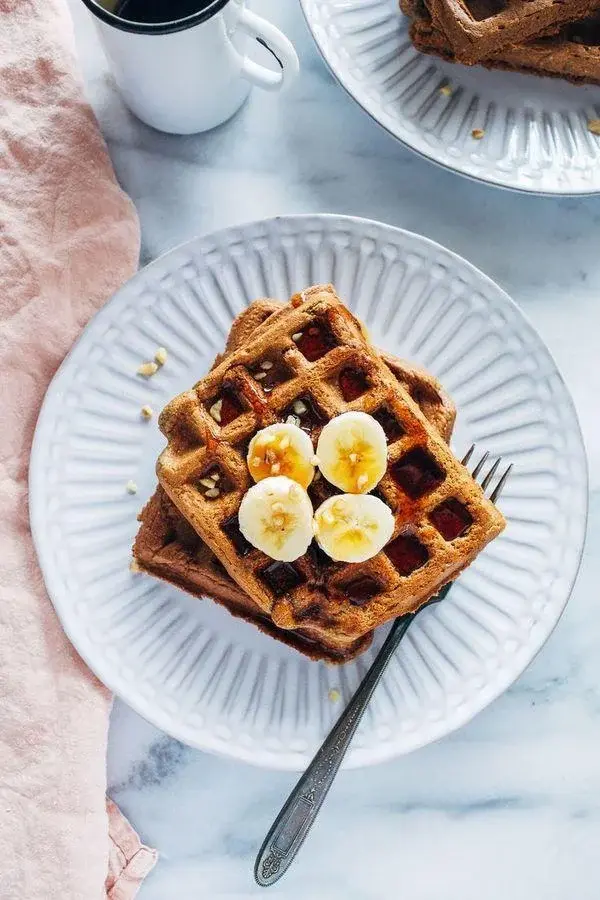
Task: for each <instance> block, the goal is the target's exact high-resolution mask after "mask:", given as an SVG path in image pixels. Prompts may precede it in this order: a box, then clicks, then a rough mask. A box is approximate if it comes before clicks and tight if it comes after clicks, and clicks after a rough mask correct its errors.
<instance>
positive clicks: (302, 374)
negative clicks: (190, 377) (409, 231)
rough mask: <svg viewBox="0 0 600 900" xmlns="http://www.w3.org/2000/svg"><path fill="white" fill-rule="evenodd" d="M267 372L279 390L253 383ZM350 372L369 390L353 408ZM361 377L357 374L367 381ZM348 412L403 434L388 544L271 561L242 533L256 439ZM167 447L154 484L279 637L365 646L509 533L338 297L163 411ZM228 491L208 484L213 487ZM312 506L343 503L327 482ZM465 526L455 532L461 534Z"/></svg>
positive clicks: (266, 332)
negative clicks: (364, 554)
mask: <svg viewBox="0 0 600 900" xmlns="http://www.w3.org/2000/svg"><path fill="white" fill-rule="evenodd" d="M265 360H269V363H270V368H271V367H273V369H274V370H276V371H277V372H278V373H279V375H278V378H277V379H276V381H275V383H270V384H269V389H268V390H267V386H266V382H264V381H262V380H258V379H257V375H259V374H260V372H261V371H262V363H263V362H264V361H265ZM349 373H352V377H353V381H354V383H355V384H354V386H356V382H357V381H359V380H360V382H361V384H362V385H363V387H362V392H361V393H360V394H357V393H356V392H353V396H352V399H348V398H346V399H345V378H346V375H347V374H349ZM357 376H360V378H358V377H357ZM348 410H361V411H363V412H366V413H369V414H372V415H373V416H374V417H376V418H377V417H378V416H380V415H381V414H385V415H386V416H389V417H391V420H392V422H393V423H395V433H394V436H393V438H391V439H390V441H389V461H388V468H387V472H386V474H385V476H384V477H383V479H382V481H381V482H380V484H379V485H378V487H377V493H378V494H379V495H380V496H381V497H382V499H384V501H385V502H386V503H387V504H388V506H389V507H390V509H391V510H392V512H393V513H394V516H395V522H396V527H395V532H394V535H393V538H392V540H391V542H390V543H389V544H388V545H387V546H386V547H385V548H384V550H383V551H382V552H380V553H378V554H377V555H376V556H375V557H374V558H373V559H370V560H368V561H367V562H365V563H360V564H345V563H337V562H334V561H333V560H330V559H328V558H326V557H325V556H324V554H322V553H321V552H320V551H319V552H314V553H313V552H308V553H307V554H305V555H304V556H303V557H302V558H301V559H299V560H296V561H295V562H294V563H287V562H286V563H282V562H277V561H274V560H273V559H270V558H269V557H267V556H265V555H264V554H263V553H261V552H260V551H258V550H255V549H254V548H253V547H252V546H251V545H250V544H248V542H247V541H245V539H244V538H243V536H242V534H241V532H240V530H239V526H238V523H237V513H238V509H239V506H240V503H241V500H242V498H243V496H244V494H245V493H246V491H247V490H248V488H249V487H250V486H251V484H252V481H251V478H250V475H249V473H248V469H247V466H246V461H245V454H246V448H247V445H248V442H249V440H250V439H251V438H252V436H253V435H254V434H255V433H256V432H257V431H258V430H259V429H261V428H263V427H265V426H266V425H269V424H272V423H274V422H277V421H281V420H286V419H288V417H289V416H290V415H295V414H297V416H298V418H299V422H300V426H301V427H304V428H305V429H306V430H308V431H310V432H311V435H312V437H313V440H316V438H317V436H318V434H319V432H320V429H321V428H322V427H323V425H324V424H325V423H326V422H328V421H329V420H330V419H332V418H333V417H334V416H337V415H339V414H341V413H343V412H346V411H348ZM160 426H161V429H162V430H163V433H164V434H165V436H166V437H167V439H168V446H167V448H166V449H165V450H164V451H163V453H162V454H161V456H160V458H159V461H158V466H157V472H158V476H159V480H160V483H161V485H162V487H163V488H164V490H165V491H166V493H167V494H168V496H169V497H170V498H171V500H172V501H173V503H174V504H175V505H176V506H177V508H178V509H179V510H180V512H181V513H182V514H183V516H184V517H185V519H186V520H187V521H188V522H189V523H190V524H191V525H192V526H193V528H194V529H195V531H196V532H197V533H198V534H199V535H200V536H201V537H202V538H203V540H204V541H205V542H206V544H208V545H209V546H210V547H211V549H212V551H213V552H214V553H215V555H216V556H217V557H218V559H219V560H220V561H221V562H222V563H223V565H224V566H225V568H226V569H227V571H228V573H229V574H230V575H231V577H232V578H233V579H234V580H235V581H236V583H237V584H238V585H239V586H240V587H241V588H242V589H243V590H244V591H245V592H246V593H247V594H249V595H250V596H251V597H252V599H253V600H254V602H255V603H256V605H257V606H258V607H259V608H260V609H261V610H262V612H263V613H265V614H267V615H269V616H270V618H271V619H272V621H273V622H274V623H275V624H276V625H277V626H279V627H280V628H285V629H295V628H307V627H313V626H314V627H319V628H325V629H330V630H332V631H334V632H335V633H336V634H338V635H344V636H345V637H346V638H353V639H357V638H359V637H361V636H363V635H365V634H367V632H369V631H371V630H372V629H373V628H374V627H376V626H377V625H380V624H381V623H383V622H385V621H387V620H388V619H390V618H393V617H394V616H397V615H399V614H401V613H404V612H408V611H413V610H415V609H417V608H418V607H419V606H420V605H422V603H423V602H425V601H426V600H427V599H428V598H429V597H430V596H431V595H432V594H434V593H436V591H437V590H438V589H439V588H440V587H441V586H442V585H443V584H445V583H446V582H447V581H449V580H451V579H452V578H454V577H455V576H456V575H457V574H458V573H459V572H460V571H461V570H462V569H463V568H464V567H465V566H467V565H468V564H469V562H471V560H472V559H473V558H474V557H475V556H476V555H477V553H478V552H479V551H480V550H481V549H482V548H483V547H484V546H485V544H486V543H487V542H488V541H489V540H491V539H492V538H493V537H495V536H496V535H497V534H499V532H500V531H501V530H502V529H503V527H504V519H503V517H502V515H501V513H500V512H499V511H498V510H497V509H496V508H495V507H494V505H493V504H492V503H490V502H489V501H488V500H486V498H485V497H484V496H483V493H482V491H481V489H480V488H479V487H478V485H476V484H475V483H474V482H473V480H472V478H471V476H470V475H469V473H468V472H467V471H466V469H465V468H464V467H463V466H461V464H460V463H459V462H458V461H457V460H456V459H455V458H454V456H453V455H452V454H451V452H450V451H449V449H448V447H447V445H446V444H445V443H444V441H443V439H442V438H441V436H440V435H439V434H438V433H437V432H436V431H435V429H434V428H433V427H432V426H431V425H430V423H429V422H428V421H427V419H426V418H425V416H424V415H423V413H422V412H421V410H420V409H419V407H418V406H417V405H416V404H415V402H414V400H413V399H412V398H411V397H410V395H409V394H408V393H407V392H406V391H405V390H404V388H403V387H402V386H401V385H400V383H399V382H398V380H397V379H396V378H394V376H393V374H392V373H391V372H390V370H389V369H388V368H387V367H386V365H385V363H384V362H383V361H382V360H381V359H380V358H379V356H378V355H377V353H376V351H375V350H374V348H373V347H372V346H371V344H370V343H369V341H368V340H367V338H366V337H365V334H364V331H363V329H362V326H361V324H360V323H359V322H358V321H357V320H356V319H355V318H354V316H352V314H351V313H350V312H349V311H348V310H347V309H346V307H345V306H344V304H343V303H342V301H341V300H340V299H339V297H338V296H337V294H336V293H335V290H334V289H333V287H331V286H320V285H318V286H315V287H313V288H309V289H307V290H306V291H303V292H302V293H301V294H298V295H296V296H295V297H293V298H292V301H291V303H290V304H289V305H288V306H287V307H286V308H285V309H284V310H283V311H282V312H281V313H275V314H274V316H273V319H272V324H271V322H269V323H268V324H267V325H266V326H265V327H264V328H262V329H260V330H259V331H258V332H257V333H256V334H255V335H253V336H252V338H251V339H250V340H249V341H248V342H247V343H246V344H245V346H244V347H242V348H240V349H238V350H236V351H234V352H233V353H232V354H231V355H229V356H228V357H227V358H226V359H224V360H223V361H222V362H221V363H220V364H219V365H218V366H217V367H216V368H215V369H214V370H213V371H212V372H210V373H209V374H208V375H207V376H206V377H205V378H204V379H202V380H201V381H200V382H199V383H198V384H197V385H196V386H195V387H194V388H193V389H192V390H190V391H187V392H186V393H184V394H181V395H180V396H179V397H177V398H175V400H173V401H171V403H170V404H168V406H167V407H166V408H165V410H164V411H163V413H162V415H161V419H160ZM215 474H216V475H217V476H218V478H219V488H218V489H217V490H214V489H211V490H209V491H208V493H207V491H206V490H205V489H204V487H203V485H202V482H203V480H206V478H207V476H210V477H211V479H212V480H214V475H215ZM311 490H312V492H313V498H314V501H315V503H317V502H320V501H321V499H323V498H324V497H325V496H330V495H331V494H332V493H335V490H334V489H333V488H331V486H330V485H328V483H327V482H325V480H324V479H323V478H321V479H319V480H318V481H317V482H316V484H315V485H314V486H311ZM457 526H458V527H457Z"/></svg>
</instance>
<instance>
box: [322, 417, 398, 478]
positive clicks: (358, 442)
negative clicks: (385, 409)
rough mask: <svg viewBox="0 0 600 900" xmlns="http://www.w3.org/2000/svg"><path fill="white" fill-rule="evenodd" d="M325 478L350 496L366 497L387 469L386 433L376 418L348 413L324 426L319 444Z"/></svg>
mask: <svg viewBox="0 0 600 900" xmlns="http://www.w3.org/2000/svg"><path fill="white" fill-rule="evenodd" d="M317 458H318V465H319V468H320V470H321V472H322V473H323V475H324V476H325V478H326V479H327V480H328V481H330V482H331V483H332V484H335V486H336V487H339V488H341V490H342V491H347V492H348V493H349V494H367V493H368V492H369V491H372V490H373V488H374V487H375V485H376V484H378V483H379V482H380V481H381V479H382V477H383V475H384V474H385V470H386V468H387V441H386V438H385V432H384V430H383V428H382V427H381V425H380V424H379V422H377V421H376V420H375V419H374V418H373V416H369V415H367V413H363V412H347V413H342V415H341V416H336V417H335V419H332V420H331V421H330V422H328V424H327V425H326V426H325V428H324V429H323V431H322V432H321V436H320V438H319V442H318V444H317Z"/></svg>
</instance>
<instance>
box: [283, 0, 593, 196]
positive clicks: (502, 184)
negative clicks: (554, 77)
mask: <svg viewBox="0 0 600 900" xmlns="http://www.w3.org/2000/svg"><path fill="white" fill-rule="evenodd" d="M314 2H315V0H300V8H301V9H302V13H303V15H304V20H305V22H306V26H307V28H308V30H309V32H310V34H311V36H312V38H313V40H314V42H315V45H316V47H317V50H318V51H319V55H320V56H321V59H322V60H323V62H324V63H325V65H326V66H327V69H328V70H329V72H331V74H332V75H333V77H334V78H335V80H336V81H337V83H338V84H339V85H340V87H342V88H343V89H344V91H345V92H346V93H347V94H348V96H349V97H351V98H352V100H354V102H355V103H357V104H358V106H360V108H361V109H362V110H363V112H365V113H366V114H367V115H368V117H369V118H370V119H371V121H372V122H374V123H375V124H376V125H378V126H379V127H380V128H382V129H383V130H384V131H385V133H386V134H388V135H389V136H390V137H391V138H394V140H396V141H398V143H400V144H402V146H403V147H406V149H407V150H410V151H411V153H414V154H416V155H417V156H418V157H420V158H421V159H424V160H426V161H427V162H429V163H432V164H433V165H434V166H437V167H438V168H439V169H442V170H443V171H444V172H450V173H452V174H453V175H460V176H461V178H466V179H467V180H468V181H471V182H473V183H474V184H485V185H488V186H489V187H494V188H498V189H499V190H504V191H511V192H513V193H515V194H524V195H525V196H531V197H542V198H543V197H545V198H548V197H582V198H583V197H597V196H598V194H600V185H599V186H598V187H596V188H592V189H590V190H586V189H585V188H581V189H579V190H574V189H571V190H562V189H561V188H560V187H559V186H557V187H556V188H554V189H550V188H548V189H546V190H540V189H538V188H535V187H531V188H528V187H525V186H522V185H518V184H510V183H507V182H506V181H502V180H501V179H500V178H495V177H493V176H492V175H485V174H481V175H475V174H473V173H472V172H465V171H463V169H461V168H460V166H459V165H456V166H453V165H452V164H451V163H449V162H446V161H444V160H442V159H439V158H438V157H436V156H435V155H434V154H433V152H432V153H427V152H426V151H425V150H423V149H421V148H419V147H415V146H413V144H411V143H410V141H409V140H408V139H407V138H405V137H401V136H400V135H399V134H397V133H396V132H395V131H394V130H393V128H392V127H391V126H390V125H388V124H386V122H385V121H383V120H382V118H380V117H379V116H378V115H377V113H376V112H375V111H374V109H373V108H372V101H370V100H369V98H368V97H366V96H365V95H364V94H363V93H362V92H361V90H360V86H359V85H356V86H355V85H353V84H350V79H349V78H348V77H347V76H346V75H345V73H343V72H340V71H339V69H338V68H337V67H336V66H335V65H334V63H333V61H332V60H330V59H329V57H328V55H327V53H326V50H325V49H324V47H323V44H322V42H321V40H320V38H319V35H318V30H317V29H316V28H315V27H314V26H313V22H312V18H311V16H310V13H309V11H308V6H309V4H311V3H314ZM495 74H496V75H497V76H498V77H500V78H501V77H502V75H503V73H502V71H498V72H496V73H495ZM504 74H513V75H514V74H515V73H504ZM517 74H520V73H517ZM524 77H529V78H533V77H536V76H533V75H529V76H524ZM547 80H550V79H547Z"/></svg>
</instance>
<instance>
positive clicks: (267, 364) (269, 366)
mask: <svg viewBox="0 0 600 900" xmlns="http://www.w3.org/2000/svg"><path fill="white" fill-rule="evenodd" d="M260 367H261V369H264V370H265V371H266V372H268V371H269V369H272V368H273V363H272V362H271V361H270V360H269V359H264V360H263V361H262V362H261V364H260Z"/></svg>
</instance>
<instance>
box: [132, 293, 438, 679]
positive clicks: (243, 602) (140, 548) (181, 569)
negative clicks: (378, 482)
mask: <svg viewBox="0 0 600 900" xmlns="http://www.w3.org/2000/svg"><path fill="white" fill-rule="evenodd" d="M283 308H284V306H283V304H282V303H278V302H277V301H275V300H257V301H256V302H255V303H253V304H251V306H249V307H248V309H246V310H244V311H243V312H242V313H240V315H239V316H238V317H237V318H236V320H235V321H234V323H233V325H232V327H231V331H230V333H229V338H228V341H227V346H226V350H225V353H224V354H222V355H221V356H220V357H218V358H217V360H216V361H215V365H217V364H218V363H219V362H221V361H222V360H223V359H224V358H225V356H226V354H228V353H231V352H233V351H235V350H237V349H238V348H239V347H241V346H243V345H244V344H245V343H246V341H247V340H248V339H249V338H250V337H251V336H252V334H253V333H254V332H255V331H256V330H257V328H259V327H261V326H262V325H263V323H264V322H265V321H268V320H269V317H270V316H271V315H272V314H273V313H275V312H279V311H281V310H282V309H283ZM384 359H385V361H386V364H387V366H388V367H389V368H390V369H391V370H392V372H393V373H394V376H395V377H396V378H397V379H398V381H400V383H401V384H403V385H404V387H405V389H406V390H407V391H408V392H409V393H410V394H411V396H412V397H413V399H414V400H415V402H416V403H417V404H418V405H419V406H420V408H421V410H422V411H423V413H424V415H425V417H426V418H427V419H428V420H429V421H430V422H431V423H432V424H433V426H434V428H436V429H437V430H438V431H439V432H440V434H441V435H442V437H443V438H444V440H445V441H446V442H448V441H449V440H450V437H451V434H452V429H453V426H454V420H455V416H456V409H455V407H454V404H453V403H452V401H451V399H450V398H449V397H448V395H447V394H446V393H445V392H444V390H443V388H442V387H441V385H440V384H439V383H438V382H437V381H436V379H435V378H433V377H432V376H431V375H430V374H429V373H428V372H426V371H425V370H424V369H420V368H419V367H417V366H413V365H411V364H410V363H407V362H405V361H403V360H399V359H396V358H395V357H393V356H390V355H387V354H386V355H385V356H384ZM140 521H141V526H140V529H139V532H138V535H137V538H136V541H135V545H134V548H133V554H134V558H135V560H136V563H137V566H138V568H139V569H140V570H142V571H145V572H147V573H149V574H151V575H154V576H155V577H157V578H161V579H162V580H163V581H166V582H169V583H170V584H173V585H175V586H176V587H179V588H181V589H183V590H185V591H187V593H189V594H193V595H194V596H197V597H206V596H208V597H210V598H212V599H213V600H216V601H217V602H218V603H220V604H222V605H223V606H225V607H226V608H227V609H228V610H229V611H230V612H231V613H232V614H233V615H235V616H238V617H240V618H243V619H245V620H246V621H249V622H251V623H253V624H254V625H256V626H257V627H258V628H260V629H261V630H262V631H264V632H265V633H267V634H269V635H270V636H271V637H274V638H276V639H277V640H280V641H283V642H284V643H286V644H288V645H289V646H291V647H293V648H295V649H296V650H298V651H300V652H301V653H303V654H304V655H306V656H309V657H310V658H312V659H324V660H327V661H329V662H335V663H340V662H346V661H347V660H349V659H352V658H353V657H355V656H357V655H358V654H359V653H362V652H363V651H364V650H366V649H367V647H368V646H369V644H370V643H371V639H372V632H369V633H367V634H366V635H364V636H362V637H361V638H359V639H358V640H351V641H350V642H348V641H346V640H344V638H343V636H342V638H341V639H340V638H338V637H337V636H336V635H335V633H333V634H332V633H331V632H330V631H329V630H323V629H318V628H313V630H311V629H310V627H309V629H308V631H304V630H302V629H295V630H294V629H292V630H289V631H285V630H283V629H280V628H277V626H276V625H274V624H273V622H272V621H271V619H270V618H269V617H268V616H266V615H265V614H264V613H263V612H262V610H261V609H260V608H259V607H258V606H257V605H256V604H255V603H254V601H253V600H252V598H251V597H250V596H249V595H248V594H246V593H245V592H244V591H243V590H242V589H241V588H239V587H238V585H237V584H236V583H235V581H233V579H232V578H231V577H230V576H229V575H228V573H227V571H226V569H224V568H223V566H222V565H221V564H220V562H219V561H218V560H217V558H216V557H215V555H214V554H213V553H212V551H211V550H210V548H209V547H208V546H207V545H206V544H205V543H204V542H203V541H202V539H201V538H200V537H199V535H198V534H197V533H196V532H195V531H194V529H193V528H192V527H191V526H190V525H188V523H187V522H186V520H185V519H184V518H183V516H182V515H181V513H180V512H179V511H178V510H177V508H176V507H175V506H174V505H173V503H172V502H171V501H170V500H169V498H168V497H167V495H166V494H165V492H164V491H163V490H162V488H160V487H159V488H158V489H157V491H156V492H155V493H154V495H153V496H152V497H151V499H150V500H149V501H148V503H147V504H146V506H145V508H144V509H143V511H142V513H141V515H140Z"/></svg>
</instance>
